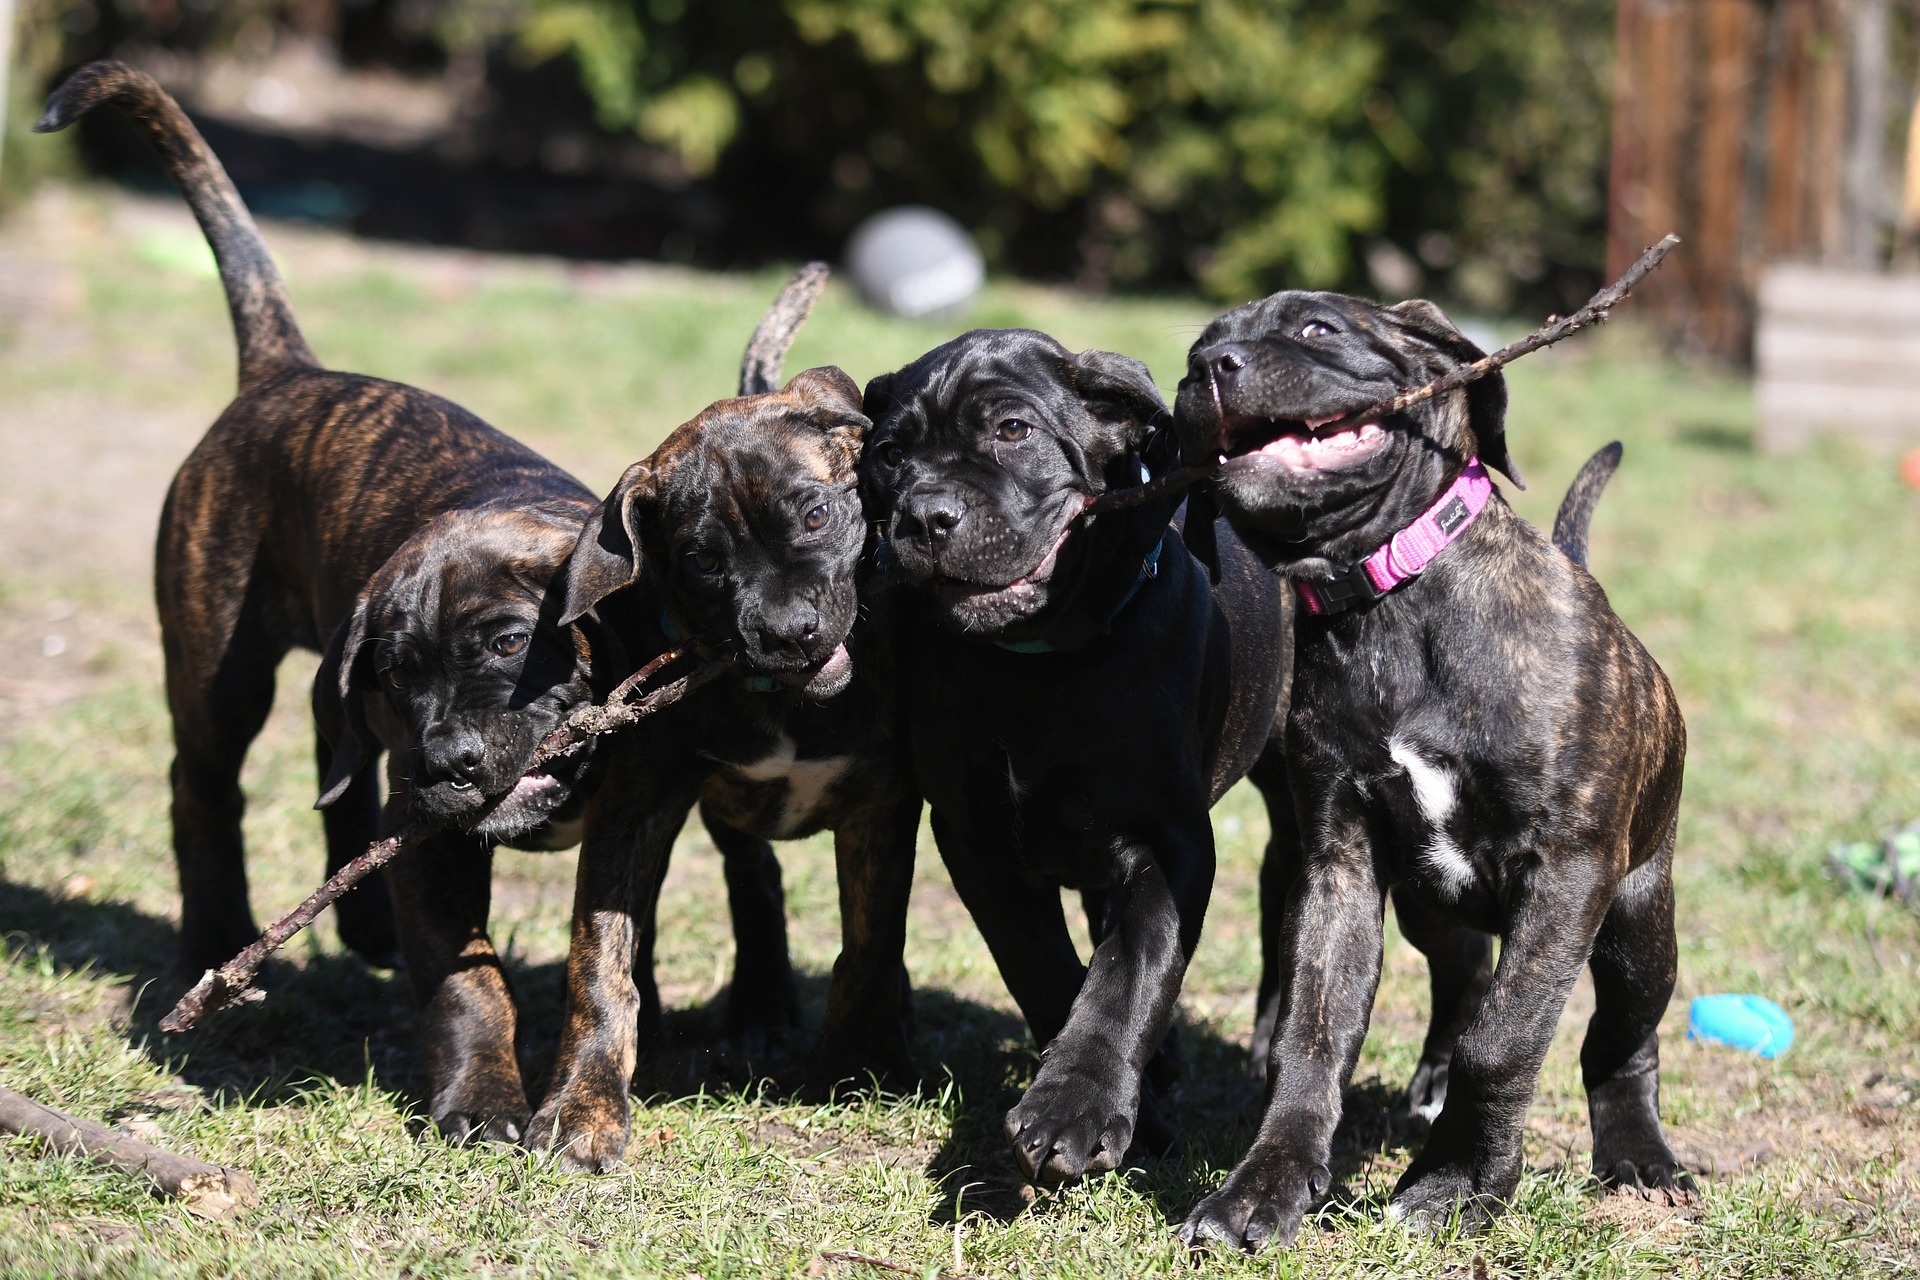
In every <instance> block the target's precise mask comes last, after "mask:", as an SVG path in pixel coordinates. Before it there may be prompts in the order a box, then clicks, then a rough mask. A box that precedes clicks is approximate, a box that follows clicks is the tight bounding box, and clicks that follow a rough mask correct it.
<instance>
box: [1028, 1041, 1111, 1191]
mask: <svg viewBox="0 0 1920 1280" xmlns="http://www.w3.org/2000/svg"><path fill="white" fill-rule="evenodd" d="M1139 1109H1140V1085H1139V1081H1137V1080H1135V1081H1133V1087H1132V1088H1131V1089H1125V1088H1121V1087H1117V1086H1116V1085H1115V1083H1114V1082H1112V1081H1109V1080H1105V1079H1102V1078H1100V1077H1098V1076H1095V1075H1093V1074H1092V1073H1089V1072H1081V1071H1077V1070H1074V1069H1071V1068H1067V1069H1063V1070H1058V1071H1050V1070H1048V1069H1047V1068H1046V1067H1042V1068H1041V1070H1040V1075H1039V1077H1038V1078H1037V1079H1036V1080H1035V1081H1034V1082H1033V1087H1032V1088H1030V1089H1028V1090H1027V1092H1026V1096H1025V1097H1023V1098H1021V1099H1020V1102H1019V1104H1018V1105H1017V1106H1015V1107H1014V1108H1013V1110H1011V1111H1009V1112H1007V1139H1008V1141H1010V1142H1011V1143H1012V1144H1013V1155H1014V1159H1016V1160H1018V1161H1019V1162H1020V1171H1021V1172H1022V1173H1024V1174H1025V1175H1026V1176H1027V1179H1028V1181H1030V1182H1037V1183H1042V1184H1044V1185H1046V1186H1058V1185H1060V1184H1061V1183H1064V1182H1072V1181H1073V1180H1075V1179H1076V1178H1084V1177H1086V1176H1088V1175H1089V1174H1095V1173H1107V1172H1109V1171H1111V1170H1114V1169H1118V1168H1119V1167H1120V1164H1121V1162H1122V1161H1123V1160H1125V1159H1126V1155H1127V1149H1128V1148H1129V1147H1130V1146H1132V1145H1133V1129H1134V1117H1135V1116H1136V1115H1137V1114H1138V1112H1139Z"/></svg>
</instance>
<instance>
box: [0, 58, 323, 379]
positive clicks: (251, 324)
mask: <svg viewBox="0 0 1920 1280" xmlns="http://www.w3.org/2000/svg"><path fill="white" fill-rule="evenodd" d="M102 103H112V104H113V105H114V106H115V107H118V108H119V109H120V111H121V112H122V113H123V114H125V115H126V117H127V118H128V119H130V120H132V121H133V122H134V123H135V124H137V125H139V126H140V127H141V128H142V129H144V130H145V131H146V134H147V137H148V138H149V139H150V140H151V141H152V143H153V146H154V149H155V150H156V151H158V152H159V153H160V159H161V161H162V162H163V163H164V164H165V165H166V168H167V173H168V175H169V176H170V177H172V179H173V181H174V183H175V185H177V186H178V187H179V188H180V193H181V194H182V195H184V196H185V197H186V198H187V204H188V206H189V207H190V208H192V210H193V216H194V217H195V218H197V219H199V221H200V229H201V230H202V231H204V232H206V236H207V242H208V243H209V244H211V245H212V246H213V256H214V259H215V260H216V261H217V262H219V264H220V281H221V283H222V284H224V285H225V286H226V289H227V308H228V310H229V311H230V312H231V313H232V315H233V336H234V338H235V339H236V341H237V342H238V343H239V347H240V385H241V386H242V387H245V386H247V385H248V384H249V383H252V382H256V381H258V380H259V379H261V378H264V377H266V376H268V375H269V374H272V373H276V372H278V371H280V370H282V369H290V368H302V367H304V368H317V367H318V366H319V363H320V362H319V361H318V360H315V359H314V358H313V352H312V350H311V349H309V348H308V346H307V340H306V339H305V338H303V337H301V336H300V326H299V325H298V324H296V323H295V322H294V319H293V308H292V307H291V306H290V305H288V303H287V288H286V285H285V284H283V283H282V282H281V279H280V272H279V269H278V268H276V267H275V266H274V265H273V258H272V257H271V256H270V255H269V254H268V253H267V246H266V245H265V244H264V243H262V241H261V239H260V228H258V227H256V226H255V225H254V224H253V215H252V214H250V213H248V212H247V206H246V205H245V204H243V203H241V201H240V193H239V192H238V191H235V190H234V189H233V182H232V181H231V180H230V179H229V178H228V177H227V171H226V170H225V169H223V168H222V167H221V166H220V161H219V160H217V159H215V158H214V154H213V152H212V151H211V150H210V149H208V147H207V142H206V139H204V138H202V137H201V136H200V131H199V130H198V129H196V128H194V127H193V122H192V121H191V120H188V119H187V116H186V113H185V112H184V111H182V110H180V104H179V103H177V102H175V101H174V100H173V99H172V97H170V96H169V95H168V93H167V91H166V90H165V89H162V88H161V87H160V86H159V85H158V84H157V83H155V82H154V79H153V77H152V76H150V75H148V74H146V73H145V72H144V71H136V70H134V69H133V68H132V67H129V66H127V65H126V64H125V63H124V62H112V61H101V62H89V63H88V64H87V65H86V66H84V67H81V68H80V69H79V70H78V71H76V72H74V73H73V74H72V75H70V76H68V77H67V79H66V81H65V82H64V83H63V84H61V86H60V87H59V88H58V89H55V90H54V91H53V96H52V97H51V98H48V99H47V113H46V114H45V115H43V116H41V117H40V123H38V124H36V125H34V126H33V129H34V132H35V133H52V132H54V131H55V130H58V129H64V128H66V127H67V126H68V125H70V124H72V123H73V122H74V121H75V120H78V119H79V118H80V117H81V116H83V115H85V114H87V112H89V111H91V110H93V109H94V108H95V107H97V106H99V105H101V104H102Z"/></svg>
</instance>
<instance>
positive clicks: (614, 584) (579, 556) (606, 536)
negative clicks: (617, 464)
mask: <svg viewBox="0 0 1920 1280" xmlns="http://www.w3.org/2000/svg"><path fill="white" fill-rule="evenodd" d="M652 491H653V467H652V465H651V464H650V463H647V462H636V463H634V464H633V465H632V466H630V467H628V468H627V469H626V472H625V473H624V474H623V475H622V476H621V477H620V483H618V484H616V485H614V486H613V492H612V493H610V494H608V495H607V500H606V501H605V502H603V503H601V504H600V509H599V510H598V511H596V512H594V513H593V514H592V515H591V516H589V517H587V523H586V527H585V528H583V529H581V530H580V537H579V539H578V540H577V541H576V542H575V543H574V544H573V554H572V555H570V556H568V557H567V567H566V570H565V573H566V582H565V585H566V594H565V596H564V597H563V600H562V603H561V606H560V625H561V626H563V627H564V626H568V625H570V624H571V623H573V622H576V621H578V620H579V618H580V616H581V615H582V614H584V613H586V612H587V610H589V609H591V608H593V606H595V605H596V604H599V603H600V602H601V601H602V600H604V599H606V598H607V597H608V596H610V595H612V594H613V593H614V592H616V591H618V590H619V589H620V588H622V587H624V586H626V585H627V584H628V583H630V582H632V581H633V580H634V578H635V577H636V576H638V574H639V572H640V517H639V512H638V511H637V510H636V507H637V504H638V503H639V501H640V500H641V499H642V498H644V497H646V496H647V495H648V494H651V493H652Z"/></svg>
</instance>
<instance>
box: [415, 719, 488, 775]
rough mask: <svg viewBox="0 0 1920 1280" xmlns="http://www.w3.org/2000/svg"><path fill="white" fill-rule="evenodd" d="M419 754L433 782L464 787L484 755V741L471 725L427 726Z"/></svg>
mask: <svg viewBox="0 0 1920 1280" xmlns="http://www.w3.org/2000/svg"><path fill="white" fill-rule="evenodd" d="M420 757H421V763H423V764H425V765H426V767H427V773H428V775H429V776H430V777H432V779H433V780H434V781H435V782H451V783H452V784H453V785H454V787H455V788H456V789H461V790H464V789H465V788H467V787H470V786H472V785H474V782H475V781H476V778H477V775H478V774H479V772H480V765H481V763H482V762H483V761H484V760H485V759H486V744H485V743H484V742H482V741H481V739H480V735H479V734H477V733H475V732H474V731H473V730H471V729H466V728H460V729H443V730H441V731H439V732H433V731H431V730H430V731H429V732H428V733H427V734H426V735H424V736H423V737H422V739H421V742H420Z"/></svg>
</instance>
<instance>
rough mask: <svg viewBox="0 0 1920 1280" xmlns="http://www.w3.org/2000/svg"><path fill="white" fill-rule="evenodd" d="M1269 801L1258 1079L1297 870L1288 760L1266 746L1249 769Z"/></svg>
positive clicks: (1256, 1025) (1275, 1023)
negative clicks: (1289, 896) (1290, 894)
mask: <svg viewBox="0 0 1920 1280" xmlns="http://www.w3.org/2000/svg"><path fill="white" fill-rule="evenodd" d="M1247 779H1248V781H1250V782H1252V783H1253V785H1254V786H1255V787H1257V788H1258V789H1259V791H1260V797H1261V799H1263V800H1265V801H1266V805H1267V829H1268V831H1269V833H1270V834H1269V835H1268V837H1267V852H1266V856H1265V857H1264V858H1262V859H1261V861H1260V990H1259V994H1258V996H1257V997H1256V998H1255V1003H1254V1022H1253V1043H1252V1046H1251V1052H1250V1057H1249V1065H1250V1066H1251V1068H1252V1071H1253V1076H1254V1078H1255V1079H1256V1080H1265V1079H1266V1078H1267V1059H1268V1056H1269V1051H1270V1050H1271V1048H1272V1047H1273V1034H1274V1031H1275V1030H1276V1029H1277V1028H1278V1027H1279V1025H1280V1007H1281V1005H1282V1004H1284V1003H1285V1001H1286V990H1285V976H1286V965H1285V964H1284V962H1283V959H1282V957H1283V956H1284V955H1285V954H1286V945H1285V944H1286V939H1285V938H1284V937H1283V936H1282V933H1281V930H1282V926H1283V922H1284V920H1285V918H1286V912H1287V895H1288V894H1289V893H1291V892H1292V891H1293V883H1294V881H1295V880H1296V879H1297V878H1298V877H1299V875H1300V857H1301V854H1300V828H1299V823H1298V821H1297V820H1296V819H1295V817H1294V813H1293V793H1292V792H1291V791H1290V790H1289V789H1288V786H1287V769H1286V762H1285V761H1284V760H1283V759H1282V758H1281V756H1280V750H1279V748H1278V747H1273V746H1270V747H1268V748H1267V750H1266V751H1265V752H1263V753H1262V754H1261V756H1260V759H1259V760H1257V761H1255V762H1254V766H1253V769H1252V770H1251V771H1250V772H1249V773H1248V774H1247Z"/></svg>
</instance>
